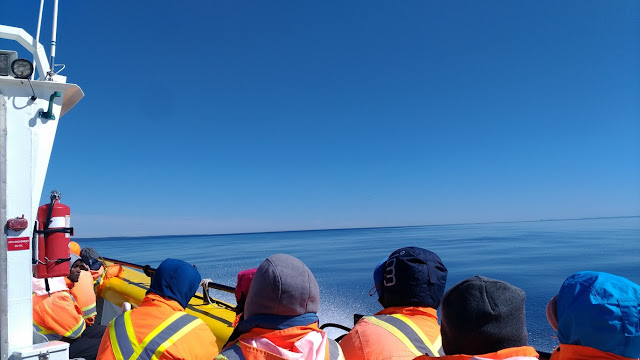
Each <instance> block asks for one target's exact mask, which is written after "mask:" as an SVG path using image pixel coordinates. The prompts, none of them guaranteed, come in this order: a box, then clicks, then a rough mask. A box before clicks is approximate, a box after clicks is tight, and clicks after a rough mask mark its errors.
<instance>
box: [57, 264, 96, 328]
mask: <svg viewBox="0 0 640 360" xmlns="http://www.w3.org/2000/svg"><path fill="white" fill-rule="evenodd" d="M70 263H71V270H70V271H69V276H67V277H66V278H65V282H66V284H67V287H68V288H69V292H70V293H71V295H72V296H73V298H74V299H75V300H76V303H78V305H79V306H80V309H81V310H82V318H83V319H84V321H85V322H86V323H87V326H91V325H93V323H94V320H95V318H96V315H97V311H96V294H95V292H94V291H93V277H92V276H91V273H90V272H89V271H88V268H87V267H86V265H85V263H84V262H83V261H82V259H81V258H80V256H78V255H76V254H75V253H71V261H70Z"/></svg>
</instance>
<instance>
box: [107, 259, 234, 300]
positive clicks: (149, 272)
mask: <svg viewBox="0 0 640 360" xmlns="http://www.w3.org/2000/svg"><path fill="white" fill-rule="evenodd" d="M101 259H102V260H106V261H110V262H112V263H116V264H120V265H124V266H128V267H130V268H134V269H139V270H142V271H143V272H144V273H145V274H146V275H147V276H148V277H151V276H153V274H154V273H155V272H156V269H155V268H152V267H151V266H149V265H138V264H134V263H130V262H126V261H122V260H116V259H111V258H107V257H102V258H101ZM207 285H208V286H209V287H210V288H212V289H216V290H221V291H225V292H228V293H231V294H235V292H236V288H235V287H233V286H229V285H224V284H218V283H214V282H213V281H209V283H208V284H207Z"/></svg>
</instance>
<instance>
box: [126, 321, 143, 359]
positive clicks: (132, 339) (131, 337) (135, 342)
mask: <svg viewBox="0 0 640 360" xmlns="http://www.w3.org/2000/svg"><path fill="white" fill-rule="evenodd" d="M124 327H125V329H127V336H128V337H129V342H130V343H131V346H132V347H133V348H135V347H136V346H140V345H139V344H138V338H136V333H135V331H134V330H133V323H132V322H131V310H129V311H127V312H125V313H124ZM136 357H138V356H137V355H136Z"/></svg>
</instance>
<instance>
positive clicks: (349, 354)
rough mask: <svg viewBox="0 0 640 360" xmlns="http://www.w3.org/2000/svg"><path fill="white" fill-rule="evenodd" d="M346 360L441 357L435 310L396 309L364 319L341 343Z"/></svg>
mask: <svg viewBox="0 0 640 360" xmlns="http://www.w3.org/2000/svg"><path fill="white" fill-rule="evenodd" d="M340 347H341V348H342V351H343V352H344V357H345V358H346V359H347V360H352V359H362V360H375V359H413V358H415V357H416V356H420V355H422V354H429V355H430V356H434V357H437V356H440V355H443V354H444V352H443V351H442V338H441V337H440V326H439V325H438V314H437V310H436V309H433V308H428V307H413V306H395V307H390V308H386V309H384V310H382V311H380V312H378V313H377V314H375V315H374V316H365V317H363V318H362V319H361V320H360V321H358V323H357V324H356V325H355V326H354V327H353V329H351V331H350V332H349V333H348V334H347V335H346V336H345V337H344V338H343V339H342V340H341V341H340Z"/></svg>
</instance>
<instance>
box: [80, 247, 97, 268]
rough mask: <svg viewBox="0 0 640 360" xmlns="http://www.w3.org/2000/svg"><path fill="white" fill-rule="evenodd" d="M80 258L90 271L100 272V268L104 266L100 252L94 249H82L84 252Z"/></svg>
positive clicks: (81, 252)
mask: <svg viewBox="0 0 640 360" xmlns="http://www.w3.org/2000/svg"><path fill="white" fill-rule="evenodd" d="M80 256H81V257H82V260H83V261H84V263H85V264H87V266H88V267H89V269H90V270H98V269H100V266H102V263H101V262H100V255H99V254H98V251H97V250H96V249H94V248H92V247H86V248H84V249H82V251H80Z"/></svg>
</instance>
